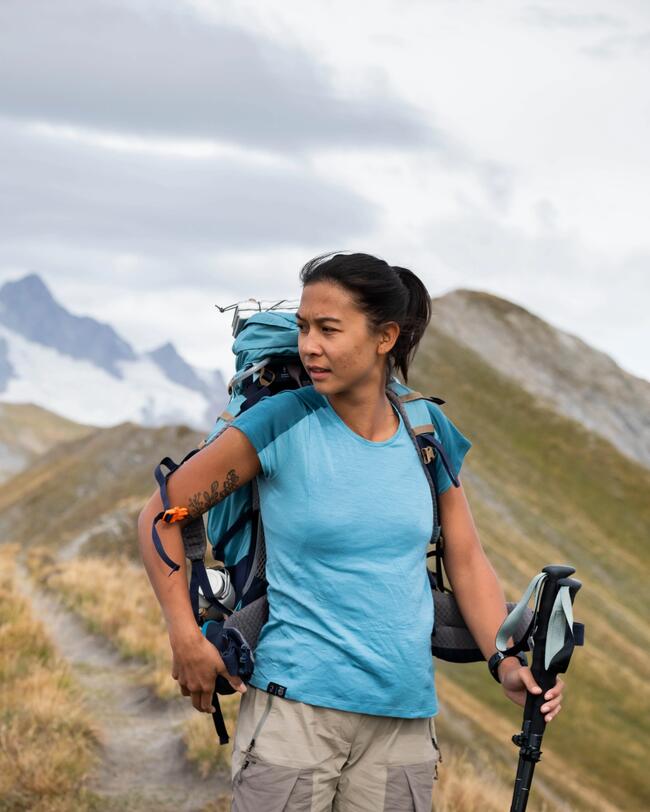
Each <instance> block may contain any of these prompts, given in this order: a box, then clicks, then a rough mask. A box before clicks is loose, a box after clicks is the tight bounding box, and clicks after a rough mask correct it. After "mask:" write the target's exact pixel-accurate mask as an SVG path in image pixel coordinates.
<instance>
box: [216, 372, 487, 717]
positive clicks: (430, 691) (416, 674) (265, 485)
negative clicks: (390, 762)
mask: <svg viewBox="0 0 650 812" xmlns="http://www.w3.org/2000/svg"><path fill="white" fill-rule="evenodd" d="M427 405H428V407H429V409H430V411H431V413H432V422H433V424H434V425H435V426H436V427H437V429H438V434H439V437H440V439H441V441H442V443H443V444H444V446H445V448H446V450H447V452H448V455H449V458H450V461H451V464H452V467H453V469H454V470H455V471H456V472H458V471H459V469H460V466H461V463H462V460H463V457H464V456H465V454H466V452H467V451H468V449H469V448H470V446H471V443H470V442H469V440H467V439H466V438H465V437H464V436H463V435H462V434H461V433H460V432H459V431H458V429H457V428H456V427H455V426H454V425H453V423H452V422H451V421H450V420H449V419H448V418H447V417H446V416H445V415H444V413H443V412H442V410H441V409H440V408H439V407H438V406H437V405H436V404H434V403H431V402H427ZM393 408H394V407H393ZM398 416H399V413H398ZM232 425H233V426H234V427H236V428H238V429H239V430H240V431H242V432H243V433H244V434H245V435H246V436H247V437H248V438H249V440H250V441H251V443H252V445H253V446H254V448H255V450H256V451H257V454H258V457H259V460H260V464H261V468H262V472H261V474H260V475H259V476H258V485H259V496H260V510H261V514H262V521H263V524H264V534H265V539H266V554H267V562H266V577H267V580H268V599H269V619H268V622H267V623H266V624H265V626H264V627H263V629H262V632H261V634H260V638H259V641H258V645H257V648H256V651H255V670H254V673H253V677H252V679H251V684H252V685H254V686H255V687H257V688H261V689H263V690H267V689H268V685H269V683H270V682H273V683H276V684H278V685H281V686H283V687H284V688H285V690H286V693H285V694H284V696H285V697H286V698H287V699H293V700H298V701H300V702H306V703H308V704H310V705H319V706H322V707H327V708H337V709H339V710H347V711H356V712H358V713H367V714H376V715H380V716H397V717H403V718H414V717H426V716H434V715H435V714H436V713H437V712H438V702H437V698H436V693H435V686H434V676H433V658H432V656H431V629H432V626H433V599H432V596H431V588H430V586H429V580H428V577H427V573H426V548H427V544H428V542H429V541H430V539H431V534H432V529H433V528H432V515H433V506H432V503H431V491H430V489H429V486H428V483H427V480H426V477H425V474H424V470H423V468H422V464H421V463H420V462H419V460H418V458H417V452H416V449H415V446H414V444H413V441H412V440H411V438H410V437H409V435H408V432H407V431H406V428H405V426H404V424H403V421H402V418H401V416H400V425H399V428H398V430H397V431H396V433H395V434H394V435H393V436H392V437H391V438H389V439H388V440H383V441H381V442H372V441H370V440H367V439H365V438H364V437H361V436H360V435H359V434H357V433H356V432H354V431H352V429H350V428H349V427H348V426H347V425H346V423H344V422H343V420H342V419H341V418H340V417H339V415H338V414H337V413H336V411H335V410H334V408H333V407H332V405H331V404H330V402H329V400H328V399H327V397H326V396H324V395H321V394H320V393H319V392H317V391H316V389H315V388H314V387H313V386H306V387H303V388H301V389H296V390H290V391H285V392H280V393H278V394H277V395H274V396H273V397H265V398H263V399H262V400H260V401H259V402H258V403H256V404H255V406H253V407H252V408H251V409H249V410H247V411H245V412H243V413H242V414H241V415H239V416H238V417H237V418H236V419H235V420H234V422H233V423H232ZM436 475H437V484H438V490H439V492H440V493H443V492H444V491H446V490H447V488H449V487H450V486H451V481H450V479H449V476H448V475H447V472H446V471H445V470H444V468H443V466H442V464H441V463H440V460H439V455H438V457H437V460H436Z"/></svg>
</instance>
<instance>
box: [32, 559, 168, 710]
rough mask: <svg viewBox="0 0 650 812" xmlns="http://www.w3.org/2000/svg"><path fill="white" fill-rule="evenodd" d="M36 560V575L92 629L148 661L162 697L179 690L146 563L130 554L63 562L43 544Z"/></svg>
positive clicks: (148, 675) (147, 674) (148, 676)
mask: <svg viewBox="0 0 650 812" xmlns="http://www.w3.org/2000/svg"><path fill="white" fill-rule="evenodd" d="M30 562H31V568H32V570H35V567H36V564H37V565H38V572H36V571H34V572H33V574H34V575H35V576H37V577H38V578H39V579H40V581H41V583H43V577H44V578H45V581H44V584H45V586H46V587H47V588H48V589H52V590H54V591H56V592H57V593H58V595H59V596H60V597H61V599H62V600H63V603H64V604H65V605H66V607H67V608H69V609H71V610H72V611H74V612H75V613H76V614H78V615H79V616H80V617H81V618H82V619H83V620H84V622H85V623H86V625H87V626H88V628H89V629H90V630H91V631H92V632H94V633H96V634H100V635H102V636H104V637H106V638H107V639H108V640H110V641H111V642H112V643H113V644H114V645H115V647H116V648H117V649H118V651H119V652H120V654H122V656H124V657H126V658H134V659H138V660H142V661H143V663H144V664H145V665H146V667H145V668H143V683H145V684H146V685H148V686H149V687H151V688H152V689H153V690H154V692H155V693H156V695H157V696H159V697H161V698H163V699H167V698H170V697H172V696H176V695H177V694H178V686H177V685H176V683H175V682H174V680H173V679H172V678H171V653H170V649H169V642H168V638H167V632H166V629H165V624H164V621H163V617H162V613H161V611H160V606H159V605H158V602H157V601H156V598H155V596H154V593H153V591H152V589H151V585H150V584H149V581H148V580H147V577H146V575H145V572H144V570H143V568H142V565H139V564H135V563H134V562H133V561H132V560H130V559H129V558H126V557H118V558H115V559H111V560H109V559H107V558H91V557H88V558H74V559H72V560H70V561H65V562H60V563H57V562H55V561H54V558H53V556H52V554H51V552H49V551H48V550H46V549H43V548H38V549H37V550H34V553H33V555H32V556H31V558H30ZM44 563H45V566H44ZM43 573H45V576H43Z"/></svg>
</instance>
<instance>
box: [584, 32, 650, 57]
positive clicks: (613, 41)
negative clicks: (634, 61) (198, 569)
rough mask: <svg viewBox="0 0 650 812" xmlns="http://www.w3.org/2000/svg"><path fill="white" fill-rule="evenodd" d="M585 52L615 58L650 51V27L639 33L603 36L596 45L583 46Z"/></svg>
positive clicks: (594, 55) (590, 54)
mask: <svg viewBox="0 0 650 812" xmlns="http://www.w3.org/2000/svg"><path fill="white" fill-rule="evenodd" d="M582 51H583V53H585V54H588V55H589V56H593V57H596V58H597V59H615V58H617V57H621V56H626V55H628V54H630V55H633V56H634V55H636V54H641V55H643V54H647V53H650V29H649V30H647V31H642V32H641V33H638V34H631V33H630V34H612V35H611V36H608V37H603V38H602V39H601V40H599V41H598V42H597V43H595V44H594V45H587V46H585V47H584V48H582Z"/></svg>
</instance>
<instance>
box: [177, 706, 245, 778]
mask: <svg viewBox="0 0 650 812" xmlns="http://www.w3.org/2000/svg"><path fill="white" fill-rule="evenodd" d="M239 700H240V697H239V694H229V695H227V696H220V697H219V704H220V705H221V710H222V712H223V718H224V720H225V722H226V729H227V730H228V735H229V736H230V742H229V743H228V744H223V745H222V744H219V739H218V738H217V734H216V732H215V729H214V724H213V722H212V717H211V716H208V715H206V714H205V713H197V714H195V715H194V716H191V717H190V718H189V719H188V720H187V722H186V723H185V725H184V727H183V741H184V742H185V746H186V748H187V751H186V758H187V759H188V760H189V761H191V762H193V763H194V764H195V765H196V766H197V768H198V770H199V772H200V773H201V775H202V776H204V777H206V776H208V775H209V774H210V773H212V772H216V771H223V770H228V771H229V770H230V765H231V761H232V742H233V736H234V733H235V725H236V723H237V714H238V712H239Z"/></svg>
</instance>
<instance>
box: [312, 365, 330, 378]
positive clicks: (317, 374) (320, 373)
mask: <svg viewBox="0 0 650 812" xmlns="http://www.w3.org/2000/svg"><path fill="white" fill-rule="evenodd" d="M330 371H331V370H329V369H325V367H307V372H308V373H309V375H310V377H311V378H313V379H314V380H317V381H320V380H321V379H322V378H325V377H326V376H327V375H329V374H330Z"/></svg>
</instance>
